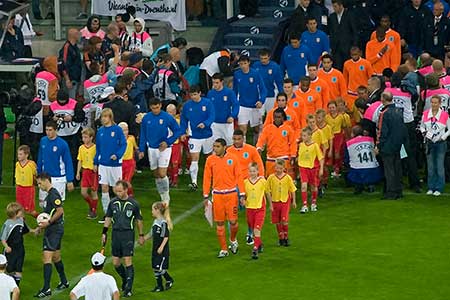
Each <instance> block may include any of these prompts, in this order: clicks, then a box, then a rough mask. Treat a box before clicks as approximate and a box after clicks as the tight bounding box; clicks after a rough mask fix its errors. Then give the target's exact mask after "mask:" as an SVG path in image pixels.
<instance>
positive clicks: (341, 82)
mask: <svg viewBox="0 0 450 300" xmlns="http://www.w3.org/2000/svg"><path fill="white" fill-rule="evenodd" d="M322 66H323V67H322V69H320V70H319V73H318V74H317V76H319V78H320V79H323V80H324V81H325V82H326V83H327V84H328V87H329V92H330V100H336V98H338V97H341V98H344V97H345V96H346V95H347V82H346V81H345V79H344V75H342V73H341V71H339V70H337V69H335V68H333V58H332V57H331V55H329V54H325V55H323V56H322Z"/></svg>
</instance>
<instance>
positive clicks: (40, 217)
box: [36, 212, 50, 225]
mask: <svg viewBox="0 0 450 300" xmlns="http://www.w3.org/2000/svg"><path fill="white" fill-rule="evenodd" d="M47 220H50V215H49V214H48V213H45V212H43V213H40V214H39V215H38V216H37V217H36V222H37V223H38V225H39V224H41V223H42V222H44V221H47Z"/></svg>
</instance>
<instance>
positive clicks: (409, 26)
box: [397, 0, 432, 57]
mask: <svg viewBox="0 0 450 300" xmlns="http://www.w3.org/2000/svg"><path fill="white" fill-rule="evenodd" d="M430 18H432V13H431V11H430V10H428V9H427V8H426V7H425V6H424V5H422V0H411V3H410V4H408V5H406V6H405V7H404V8H403V10H402V13H401V14H400V17H399V22H398V26H397V28H398V33H400V37H401V38H402V39H401V45H402V47H407V48H408V51H409V52H410V53H411V54H412V55H413V56H414V57H417V56H418V55H419V54H420V53H421V52H422V49H423V43H424V39H425V28H426V27H425V21H426V20H427V19H430Z"/></svg>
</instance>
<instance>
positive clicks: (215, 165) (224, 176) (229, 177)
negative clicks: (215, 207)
mask: <svg viewBox="0 0 450 300" xmlns="http://www.w3.org/2000/svg"><path fill="white" fill-rule="evenodd" d="M211 187H212V190H213V191H215V192H231V191H233V190H236V188H239V191H243V190H244V182H243V180H242V178H241V176H240V169H239V161H238V159H237V158H236V156H235V155H234V154H231V153H228V152H227V153H225V155H224V156H223V157H220V156H217V155H215V154H213V155H210V156H209V157H208V158H207V159H206V164H205V169H204V172H203V195H204V196H205V197H208V196H209V193H210V191H211Z"/></svg>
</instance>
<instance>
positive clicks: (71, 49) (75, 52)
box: [59, 28, 82, 99]
mask: <svg viewBox="0 0 450 300" xmlns="http://www.w3.org/2000/svg"><path fill="white" fill-rule="evenodd" d="M79 38H80V31H79V30H78V29H75V28H71V29H69V31H68V33H67V41H66V42H65V43H64V46H63V47H62V48H61V50H59V60H60V61H62V62H63V65H64V72H63V75H64V83H65V85H66V88H67V90H68V92H69V97H70V98H72V99H75V98H76V94H77V91H78V87H79V85H80V81H81V69H82V62H81V53H80V49H79V48H78V45H77V42H78V40H79Z"/></svg>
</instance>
